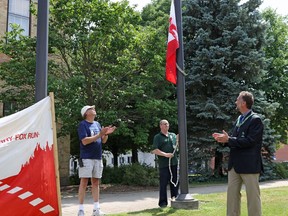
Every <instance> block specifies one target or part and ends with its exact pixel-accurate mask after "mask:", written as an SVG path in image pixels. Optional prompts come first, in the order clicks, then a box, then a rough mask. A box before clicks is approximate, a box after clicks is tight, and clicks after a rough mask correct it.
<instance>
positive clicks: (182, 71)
mask: <svg viewBox="0 0 288 216" xmlns="http://www.w3.org/2000/svg"><path fill="white" fill-rule="evenodd" d="M176 67H177V69H178V70H179V71H180V72H181V73H182V74H183V75H184V76H187V74H186V73H185V72H184V70H182V68H180V66H179V65H178V64H177V63H176Z"/></svg>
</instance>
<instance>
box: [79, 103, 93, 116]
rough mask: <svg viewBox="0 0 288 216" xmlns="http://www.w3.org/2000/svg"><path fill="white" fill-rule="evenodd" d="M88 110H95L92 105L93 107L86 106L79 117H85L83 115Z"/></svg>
mask: <svg viewBox="0 0 288 216" xmlns="http://www.w3.org/2000/svg"><path fill="white" fill-rule="evenodd" d="M88 109H95V106H94V105H93V106H88V105H86V106H84V107H83V108H82V109H81V115H82V117H84V115H85V113H86V111H87V110H88Z"/></svg>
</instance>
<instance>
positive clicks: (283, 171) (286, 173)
mask: <svg viewBox="0 0 288 216" xmlns="http://www.w3.org/2000/svg"><path fill="white" fill-rule="evenodd" d="M275 164H276V167H275V168H276V173H277V176H279V177H280V178H283V179H286V178H288V162H282V163H275Z"/></svg>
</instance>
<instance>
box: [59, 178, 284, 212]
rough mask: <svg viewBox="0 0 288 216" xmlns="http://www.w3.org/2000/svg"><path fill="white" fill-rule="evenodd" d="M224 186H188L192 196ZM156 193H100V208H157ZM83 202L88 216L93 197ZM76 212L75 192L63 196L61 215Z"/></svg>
mask: <svg viewBox="0 0 288 216" xmlns="http://www.w3.org/2000/svg"><path fill="white" fill-rule="evenodd" d="M284 186H288V180H277V181H267V182H261V183H260V188H261V189H263V188H271V187H284ZM226 188H227V185H226V184H223V185H222V184H221V185H215V186H208V187H204V186H203V187H201V186H200V187H191V188H189V193H190V194H192V196H193V195H195V194H208V193H219V192H225V191H226ZM158 193H159V192H158V190H157V191H141V192H120V193H103V194H101V195H100V207H101V210H102V211H103V212H105V213H106V214H116V213H123V212H133V211H141V210H145V209H152V208H158V205H157V203H158ZM168 195H169V191H168ZM85 203H86V204H84V205H85V215H88V216H90V215H92V210H93V199H92V197H91V195H90V194H88V193H87V195H86V198H85ZM77 212H78V199H77V194H72V195H65V196H63V197H62V215H63V216H74V215H75V216H77Z"/></svg>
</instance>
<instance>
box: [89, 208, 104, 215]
mask: <svg viewBox="0 0 288 216" xmlns="http://www.w3.org/2000/svg"><path fill="white" fill-rule="evenodd" d="M103 215H105V213H104V212H102V211H101V210H100V208H98V209H94V210H93V214H92V216H103Z"/></svg>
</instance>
